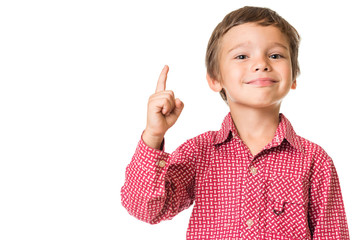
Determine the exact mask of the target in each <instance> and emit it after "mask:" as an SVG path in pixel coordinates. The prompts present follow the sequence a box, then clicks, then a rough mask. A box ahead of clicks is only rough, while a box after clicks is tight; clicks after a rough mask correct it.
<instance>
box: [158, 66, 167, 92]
mask: <svg viewBox="0 0 360 240" xmlns="http://www.w3.org/2000/svg"><path fill="white" fill-rule="evenodd" d="M168 72H169V66H168V65H165V66H164V68H163V70H162V71H161V73H160V76H159V79H158V82H157V86H156V91H155V92H156V93H157V92H162V91H165V89H166V79H167V74H168Z"/></svg>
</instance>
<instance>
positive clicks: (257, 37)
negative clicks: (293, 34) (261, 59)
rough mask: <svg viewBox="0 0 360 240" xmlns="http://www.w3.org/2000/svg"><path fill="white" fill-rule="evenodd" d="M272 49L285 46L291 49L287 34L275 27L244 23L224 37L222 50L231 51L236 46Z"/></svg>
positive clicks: (233, 28)
mask: <svg viewBox="0 0 360 240" xmlns="http://www.w3.org/2000/svg"><path fill="white" fill-rule="evenodd" d="M237 45H239V46H248V47H270V46H272V45H274V46H281V45H283V46H285V47H286V48H287V49H289V42H288V40H287V37H286V35H285V34H283V33H282V32H281V31H280V29H278V28H277V27H275V26H272V25H270V26H261V25H259V24H257V23H244V24H240V25H237V26H235V27H232V28H231V29H230V30H229V31H228V32H227V33H226V34H225V35H224V36H223V37H222V41H221V48H222V49H223V50H225V51H226V50H229V49H231V48H234V47H235V46H237Z"/></svg>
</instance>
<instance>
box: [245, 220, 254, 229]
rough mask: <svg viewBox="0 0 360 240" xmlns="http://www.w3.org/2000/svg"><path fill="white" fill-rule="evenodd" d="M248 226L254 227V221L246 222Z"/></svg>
mask: <svg viewBox="0 0 360 240" xmlns="http://www.w3.org/2000/svg"><path fill="white" fill-rule="evenodd" d="M246 225H248V227H249V228H251V226H252V225H254V221H253V220H252V219H248V220H247V221H246Z"/></svg>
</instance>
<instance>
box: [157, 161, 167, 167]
mask: <svg viewBox="0 0 360 240" xmlns="http://www.w3.org/2000/svg"><path fill="white" fill-rule="evenodd" d="M157 165H158V166H159V167H161V168H163V167H165V165H166V162H165V161H164V160H160V161H159V162H158V163H157Z"/></svg>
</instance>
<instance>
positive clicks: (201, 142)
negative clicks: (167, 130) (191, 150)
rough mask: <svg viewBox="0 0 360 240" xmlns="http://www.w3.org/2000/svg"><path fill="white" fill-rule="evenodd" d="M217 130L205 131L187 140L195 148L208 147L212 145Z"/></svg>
mask: <svg viewBox="0 0 360 240" xmlns="http://www.w3.org/2000/svg"><path fill="white" fill-rule="evenodd" d="M216 135H217V131H207V132H204V133H201V134H199V135H197V136H196V137H193V138H191V139H189V140H188V141H187V142H188V143H190V144H191V145H193V146H194V147H195V148H197V149H203V148H206V149H208V148H210V147H211V146H213V145H214V139H215V138H216Z"/></svg>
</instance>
